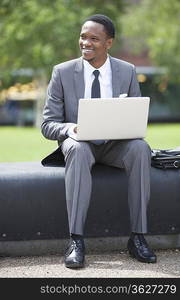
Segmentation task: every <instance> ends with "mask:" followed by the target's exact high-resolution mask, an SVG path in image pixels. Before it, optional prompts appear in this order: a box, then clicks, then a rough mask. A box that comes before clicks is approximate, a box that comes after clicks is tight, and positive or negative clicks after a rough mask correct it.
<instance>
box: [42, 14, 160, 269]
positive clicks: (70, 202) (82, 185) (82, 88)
mask: <svg viewBox="0 0 180 300" xmlns="http://www.w3.org/2000/svg"><path fill="white" fill-rule="evenodd" d="M114 36H115V28H114V25H113V23H112V21H111V19H109V18H108V17H107V16H104V15H94V16H91V17H89V18H88V19H86V20H85V22H84V23H83V25H82V28H81V33H80V38H79V46H80V50H81V53H82V57H80V58H77V59H74V60H71V61H67V62H64V63H61V64H59V65H56V66H55V67H54V69H53V72H52V78H51V80H50V83H49V86H48V91H47V99H46V104H45V108H44V113H43V118H44V119H43V123H42V134H43V135H44V136H45V137H46V138H48V139H51V140H57V141H58V143H59V147H60V149H61V151H62V153H63V155H64V160H65V186H66V201H67V212H68V222H69V233H70V242H69V246H68V248H67V250H66V253H65V265H66V267H69V268H79V267H83V266H84V261H85V245H84V240H83V234H84V224H85V220H86V215H87V210H88V207H89V201H90V198H91V188H92V178H91V169H92V166H93V165H94V164H95V163H96V162H101V163H103V164H106V165H109V166H115V167H118V168H124V169H125V171H126V173H127V176H128V203H129V211H130V220H131V235H130V238H129V240H128V245H127V247H128V250H129V253H130V255H131V256H133V257H135V258H136V259H137V260H139V261H141V262H148V263H150V262H151V263H154V262H156V255H155V254H154V253H153V251H152V250H151V249H150V248H149V246H148V244H147V241H146V240H145V237H144V233H147V217H146V209H147V204H148V201H149V198H150V166H151V150H150V147H149V145H148V144H147V143H146V142H145V141H144V140H143V139H134V140H117V141H113V140H108V141H88V142H78V141H76V140H75V139H73V136H74V135H75V134H76V133H77V130H78V128H77V112H78V101H79V99H80V98H93V97H96V98H99V97H101V98H106V97H118V96H119V95H120V94H127V95H128V96H129V97H131V96H140V95H141V93H140V89H139V84H138V81H137V78H136V72H135V68H134V66H133V65H132V64H129V63H127V62H125V61H122V60H119V59H116V58H113V57H111V56H109V55H108V50H109V49H110V48H111V46H112V43H113V39H114ZM110 118H111V116H110Z"/></svg>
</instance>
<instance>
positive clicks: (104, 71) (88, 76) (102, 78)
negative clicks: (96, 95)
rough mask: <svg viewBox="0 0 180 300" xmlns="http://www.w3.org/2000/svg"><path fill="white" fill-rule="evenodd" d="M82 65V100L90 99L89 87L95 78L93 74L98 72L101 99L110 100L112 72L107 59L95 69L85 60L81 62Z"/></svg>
mask: <svg viewBox="0 0 180 300" xmlns="http://www.w3.org/2000/svg"><path fill="white" fill-rule="evenodd" d="M83 64H84V83H85V93H84V98H91V86H92V82H93V80H94V78H95V76H94V74H93V72H94V71H95V70H98V71H99V72H100V74H99V77H98V78H99V83H100V90H101V98H111V97H112V71H111V63H110V60H109V57H107V59H106V61H105V63H104V64H103V65H102V66H101V67H100V68H99V69H96V68H94V67H93V66H91V65H90V63H88V61H87V60H84V61H83Z"/></svg>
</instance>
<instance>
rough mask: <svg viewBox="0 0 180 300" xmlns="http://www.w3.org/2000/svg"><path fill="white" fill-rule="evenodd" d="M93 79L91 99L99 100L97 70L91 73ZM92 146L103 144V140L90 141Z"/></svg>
mask: <svg viewBox="0 0 180 300" xmlns="http://www.w3.org/2000/svg"><path fill="white" fill-rule="evenodd" d="M93 74H94V76H95V78H94V81H93V83H92V88H91V98H101V92H100V83H99V79H98V77H99V74H100V72H99V70H95V71H94V72H93ZM91 142H92V143H93V144H96V145H101V144H104V143H105V141H104V140H96V141H91Z"/></svg>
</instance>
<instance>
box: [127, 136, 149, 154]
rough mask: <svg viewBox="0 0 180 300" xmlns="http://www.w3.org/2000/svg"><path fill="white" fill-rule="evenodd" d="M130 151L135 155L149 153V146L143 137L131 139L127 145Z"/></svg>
mask: <svg viewBox="0 0 180 300" xmlns="http://www.w3.org/2000/svg"><path fill="white" fill-rule="evenodd" d="M129 150H130V152H132V153H134V154H135V155H138V154H140V155H142V154H147V155H150V154H151V148H150V146H149V145H148V143H147V142H146V141H144V140H143V139H137V140H132V141H131V142H130V145H129Z"/></svg>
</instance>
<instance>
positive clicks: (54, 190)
mask: <svg viewBox="0 0 180 300" xmlns="http://www.w3.org/2000/svg"><path fill="white" fill-rule="evenodd" d="M92 172H93V190H92V199H91V204H90V207H89V212H88V217H87V222H86V227H85V235H86V237H115V236H127V235H129V233H130V226H129V225H130V224H129V211H128V203H127V177H126V174H125V172H124V171H123V170H119V169H117V168H112V167H107V166H103V165H98V164H97V165H95V166H94V167H93V171H92ZM179 212H180V170H168V171H164V170H159V169H155V168H153V167H152V169H151V199H150V204H149V207H148V224H149V225H148V228H149V232H148V233H149V234H150V235H163V234H165V235H166V234H179V233H180V217H179ZM64 238H65V239H66V238H68V222H67V211H66V202H65V183H64V166H63V165H62V166H58V167H44V166H42V165H41V163H40V162H17V163H0V241H24V240H26V241H27V240H47V239H64Z"/></svg>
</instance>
